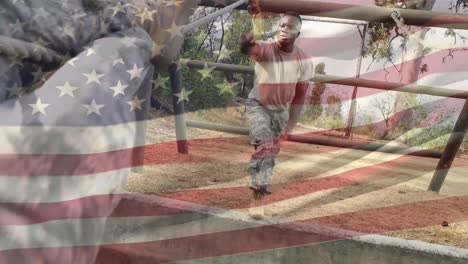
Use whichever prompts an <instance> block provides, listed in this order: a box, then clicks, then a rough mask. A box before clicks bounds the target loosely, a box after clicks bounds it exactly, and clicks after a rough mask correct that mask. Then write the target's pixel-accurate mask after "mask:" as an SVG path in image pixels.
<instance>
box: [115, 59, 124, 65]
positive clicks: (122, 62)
mask: <svg viewBox="0 0 468 264" xmlns="http://www.w3.org/2000/svg"><path fill="white" fill-rule="evenodd" d="M119 63H120V64H125V63H124V61H123V59H122V58H118V59H115V60H114V61H113V62H112V66H115V65H117V64H119Z"/></svg>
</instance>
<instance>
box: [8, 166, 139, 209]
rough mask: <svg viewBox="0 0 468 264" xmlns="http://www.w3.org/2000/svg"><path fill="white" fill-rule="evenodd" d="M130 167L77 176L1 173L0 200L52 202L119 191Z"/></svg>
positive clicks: (123, 188) (124, 186) (124, 187)
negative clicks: (22, 175) (24, 175)
mask: <svg viewBox="0 0 468 264" xmlns="http://www.w3.org/2000/svg"><path fill="white" fill-rule="evenodd" d="M129 171H130V169H121V170H116V171H110V172H104V173H97V174H90V175H79V176H34V177H21V176H0V201H1V202H2V203H40V202H43V203H51V202H60V201H67V200H73V199H79V198H83V197H86V196H93V195H105V194H112V193H122V192H124V191H125V189H126V184H127V176H128V173H129ZM12 186H14V188H12ZM18 190H22V191H18Z"/></svg>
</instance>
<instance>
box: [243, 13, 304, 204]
mask: <svg viewBox="0 0 468 264" xmlns="http://www.w3.org/2000/svg"><path fill="white" fill-rule="evenodd" d="M301 26H302V20H301V17H300V16H299V15H298V14H297V13H293V12H288V13H285V14H284V15H282V16H281V19H280V22H279V24H278V29H277V33H276V37H275V38H276V39H275V40H269V41H265V42H260V41H256V40H255V38H254V37H253V35H252V34H244V35H242V37H241V51H242V52H243V53H244V54H248V55H250V56H252V58H253V59H254V60H255V62H256V63H255V84H254V88H253V89H252V90H251V92H250V94H249V96H248V99H247V116H248V120H249V123H250V135H251V141H252V144H253V145H254V146H255V153H254V154H253V155H252V157H251V160H250V164H249V171H250V174H251V182H250V185H249V187H250V189H252V190H253V193H254V198H255V199H260V198H261V197H262V196H263V195H265V194H270V193H271V186H270V185H271V177H272V174H273V167H274V166H275V158H276V155H277V154H278V152H279V150H280V141H281V138H282V137H283V136H285V135H287V134H288V133H290V132H291V131H292V129H293V128H294V126H295V124H296V123H297V121H298V118H299V115H300V113H301V111H302V107H303V105H304V103H305V99H306V95H307V93H308V92H307V91H308V88H309V80H310V79H311V78H312V77H313V66H312V63H311V62H310V60H308V59H307V55H306V54H305V53H304V51H303V50H302V49H301V48H299V47H298V46H297V45H295V41H296V39H297V38H298V36H299V34H300V30H301Z"/></svg>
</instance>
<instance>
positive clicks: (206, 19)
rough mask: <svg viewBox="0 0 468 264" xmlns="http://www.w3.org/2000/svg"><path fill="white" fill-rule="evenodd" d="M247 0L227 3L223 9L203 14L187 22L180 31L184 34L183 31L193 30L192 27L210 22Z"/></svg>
mask: <svg viewBox="0 0 468 264" xmlns="http://www.w3.org/2000/svg"><path fill="white" fill-rule="evenodd" d="M247 1H248V0H238V1H237V2H235V3H233V4H231V5H229V6H226V7H225V8H223V9H220V10H218V11H216V12H213V13H211V14H209V15H207V16H205V17H203V18H201V19H199V20H197V21H195V22H193V23H191V24H188V25H186V26H184V28H183V29H182V33H184V34H185V33H187V32H189V31H191V30H194V29H196V28H198V27H200V26H202V25H203V24H206V23H208V22H210V21H211V20H213V19H215V18H217V17H219V16H221V15H224V14H225V13H227V12H229V11H231V10H233V9H235V8H237V7H239V6H241V5H244V4H246V3H247Z"/></svg>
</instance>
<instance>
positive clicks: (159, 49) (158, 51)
mask: <svg viewBox="0 0 468 264" xmlns="http://www.w3.org/2000/svg"><path fill="white" fill-rule="evenodd" d="M165 46H166V45H164V44H158V43H156V42H153V47H151V54H152V56H153V57H155V56H157V55H160V54H161V52H162V50H163V49H164V47H165Z"/></svg>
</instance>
